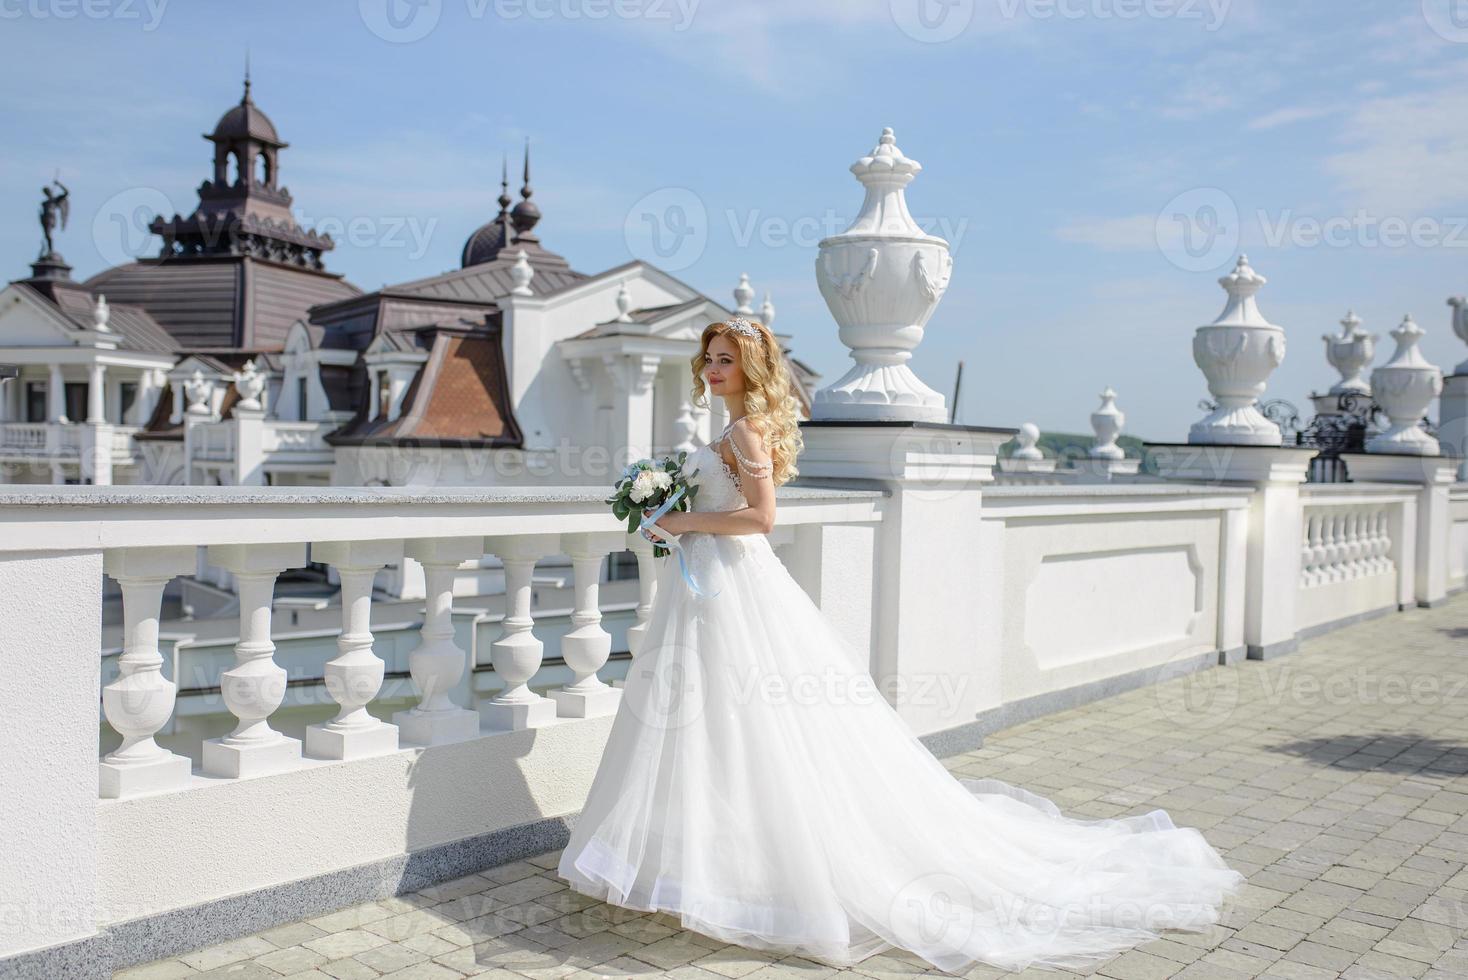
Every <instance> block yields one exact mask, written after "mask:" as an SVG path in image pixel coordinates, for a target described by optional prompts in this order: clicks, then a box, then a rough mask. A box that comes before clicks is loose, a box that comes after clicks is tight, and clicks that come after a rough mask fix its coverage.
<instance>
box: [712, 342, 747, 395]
mask: <svg viewBox="0 0 1468 980" xmlns="http://www.w3.org/2000/svg"><path fill="white" fill-rule="evenodd" d="M703 365H704V366H703V378H704V381H705V382H706V383H707V384H708V386H709V391H710V392H711V393H713V394H715V395H723V396H725V397H728V396H729V395H737V394H739V393H740V392H742V391H743V390H744V371H743V369H742V368H741V367H740V364H739V345H738V344H736V343H734V341H732V340H730V339H729V338H728V337H726V336H724V335H723V334H720V335H719V336H717V337H715V338H714V339H713V340H710V341H709V346H708V352H707V353H705V354H704V357H703Z"/></svg>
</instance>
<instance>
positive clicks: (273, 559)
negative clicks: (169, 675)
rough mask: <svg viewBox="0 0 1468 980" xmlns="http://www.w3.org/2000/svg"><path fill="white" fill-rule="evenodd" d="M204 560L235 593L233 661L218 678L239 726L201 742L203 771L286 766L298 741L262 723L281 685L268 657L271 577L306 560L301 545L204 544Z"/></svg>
mask: <svg viewBox="0 0 1468 980" xmlns="http://www.w3.org/2000/svg"><path fill="white" fill-rule="evenodd" d="M209 563H210V564H212V565H218V566H219V567H221V568H225V569H228V570H229V571H230V573H231V574H232V575H233V576H234V579H235V586H236V588H237V590H238V592H239V597H240V640H239V642H238V643H237V644H235V648H234V654H235V661H236V663H235V666H234V667H232V668H230V669H229V670H227V671H225V672H224V673H223V674H222V675H221V676H220V678H219V686H220V688H221V689H222V691H223V693H224V703H225V705H226V706H227V707H228V708H229V710H230V713H231V714H233V715H234V716H235V717H236V718H238V719H239V724H238V725H236V726H235V729H234V731H233V732H231V733H230V734H228V735H226V736H224V737H223V738H211V739H208V740H207V741H205V742H204V771H205V772H206V773H208V774H209V775H211V776H227V777H233V778H239V777H243V776H256V775H259V774H261V773H266V772H273V771H275V770H279V769H285V768H289V767H290V766H293V765H295V764H296V763H298V762H299V761H300V758H301V743H300V741H299V740H298V739H294V738H289V737H287V736H285V735H282V734H281V733H280V732H278V731H276V730H275V729H273V728H271V727H270V725H268V724H267V723H266V719H267V718H269V717H270V716H271V715H272V714H274V713H275V710H276V709H277V708H279V707H280V705H281V703H282V702H283V701H284V700H285V688H286V672H285V668H283V667H281V666H280V665H279V664H277V663H276V662H275V659H274V654H275V644H274V643H272V642H271V640H270V612H271V600H272V598H273V596H274V593H275V579H276V576H278V575H279V574H280V573H281V572H283V571H285V570H286V569H287V568H299V567H301V566H302V565H304V564H306V546H305V545H304V544H243V545H242V544H232V545H210V546H209Z"/></svg>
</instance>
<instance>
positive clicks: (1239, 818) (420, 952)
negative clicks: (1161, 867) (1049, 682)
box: [117, 595, 1468, 980]
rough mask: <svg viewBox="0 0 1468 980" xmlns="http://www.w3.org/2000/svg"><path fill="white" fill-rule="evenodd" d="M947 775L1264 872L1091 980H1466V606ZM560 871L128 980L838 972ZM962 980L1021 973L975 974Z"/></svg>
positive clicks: (375, 906) (280, 934)
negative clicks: (626, 903) (632, 902)
mask: <svg viewBox="0 0 1468 980" xmlns="http://www.w3.org/2000/svg"><path fill="white" fill-rule="evenodd" d="M945 762H946V764H947V765H948V766H949V768H950V769H952V770H954V771H955V772H959V773H964V774H972V775H990V776H997V777H999V778H1002V779H1007V780H1010V781H1012V782H1016V783H1019V784H1021V785H1024V786H1026V787H1028V788H1031V789H1034V790H1036V791H1038V792H1041V793H1044V794H1046V795H1048V796H1051V797H1052V798H1053V799H1055V800H1056V802H1058V803H1059V804H1060V805H1061V806H1062V807H1063V808H1065V809H1066V810H1067V812H1070V813H1072V814H1074V815H1092V816H1114V815H1117V814H1126V813H1141V812H1145V811H1146V810H1149V809H1152V808H1154V807H1162V808H1164V809H1166V810H1168V811H1169V812H1170V813H1171V814H1172V815H1173V817H1174V819H1175V820H1177V822H1178V823H1180V824H1186V825H1191V826H1195V827H1199V828H1201V829H1202V830H1203V831H1204V833H1205V834H1206V835H1207V836H1208V839H1209V840H1210V841H1212V842H1213V844H1214V845H1215V846H1216V847H1218V848H1220V849H1221V850H1222V851H1223V852H1224V853H1225V855H1226V856H1227V859H1228V861H1229V863H1230V864H1231V865H1232V866H1233V867H1235V868H1238V869H1239V870H1241V871H1243V872H1245V873H1246V874H1247V875H1248V876H1249V884H1248V886H1247V887H1246V889H1245V893H1244V894H1243V895H1242V898H1241V900H1240V901H1239V902H1238V903H1237V905H1236V906H1235V907H1234V908H1233V909H1232V910H1231V911H1230V912H1229V914H1228V915H1227V917H1226V921H1224V922H1223V923H1222V924H1221V925H1219V926H1217V927H1215V928H1214V929H1212V930H1211V931H1210V932H1208V933H1206V934H1194V933H1172V934H1169V937H1168V938H1164V939H1159V940H1157V941H1155V942H1152V943H1149V944H1147V945H1146V946H1142V947H1139V948H1137V949H1136V950H1133V951H1130V952H1127V953H1124V954H1122V955H1120V956H1118V957H1116V958H1114V959H1112V960H1111V961H1110V962H1108V963H1107V964H1105V965H1103V966H1101V967H1100V968H1098V969H1097V970H1095V971H1094V974H1095V975H1099V976H1104V977H1114V978H1121V980H1152V978H1163V977H1179V978H1188V980H1193V978H1198V980H1202V978H1217V980H1235V978H1245V977H1290V978H1299V980H1315V978H1320V980H1328V978H1332V977H1347V978H1377V977H1423V978H1431V980H1445V978H1448V977H1455V978H1463V977H1468V939H1465V938H1464V933H1465V929H1468V871H1465V870H1464V862H1465V861H1468V776H1465V773H1468V595H1464V596H1459V597H1457V598H1456V599H1454V600H1452V601H1450V602H1449V603H1447V604H1446V605H1444V606H1442V607H1440V608H1438V609H1434V610H1413V611H1411V612H1408V613H1404V614H1401V615H1393V616H1388V617H1385V618H1382V619H1377V620H1373V621H1371V622H1368V623H1365V624H1362V625H1358V626H1354V627H1351V628H1348V629H1344V630H1340V631H1337V632H1334V633H1331V634H1328V635H1326V636H1324V637H1321V638H1318V639H1316V640H1313V641H1309V642H1307V643H1305V644H1304V645H1303V646H1302V648H1301V649H1300V651H1299V652H1297V653H1295V654H1291V655H1289V656H1285V657H1281V658H1278V659H1276V660H1272V661H1268V662H1265V663H1260V662H1255V661H1250V662H1248V663H1245V664H1243V665H1241V666H1237V667H1233V668H1224V669H1218V670H1208V671H1203V672H1201V673H1198V674H1194V675H1190V676H1186V677H1177V678H1173V679H1170V680H1167V681H1164V682H1163V683H1161V684H1159V685H1157V686H1155V687H1151V688H1147V689H1143V690H1138V691H1133V692H1131V693H1129V694H1125V695H1122V696H1120V697H1115V698H1112V699H1109V700H1106V701H1103V702H1099V703H1096V704H1092V705H1088V706H1085V707H1082V708H1077V709H1074V710H1071V711H1067V712H1064V713H1061V714H1056V715H1051V716H1049V717H1046V718H1042V719H1040V720H1037V721H1034V722H1030V723H1028V724H1025V725H1022V726H1018V727H1016V728H1012V729H1009V730H1007V731H1005V732H1002V733H1000V734H998V735H996V736H994V737H992V738H991V739H990V740H989V741H988V744H987V745H986V746H985V747H984V748H982V749H980V750H978V751H975V752H970V753H967V754H965V755H960V756H954V757H952V758H950V759H947V760H945ZM556 858H557V855H554V854H551V855H545V856H543V857H538V858H535V859H534V860H531V861H526V862H517V863H515V864H510V865H506V866H503V867H498V868H492V869H489V870H487V871H485V872H483V873H482V874H477V875H471V876H469V877H467V878H463V879H460V880H457V881H452V882H448V883H446V884H443V885H440V886H437V887H434V888H429V889H426V890H424V891H422V892H419V893H417V894H414V895H407V896H403V897H399V898H393V899H389V900H386V901H379V902H371V903H368V904H366V905H361V906H357V907H355V908H350V909H347V910H345V911H341V912H336V913H333V914H331V915H325V916H321V917H319V918H315V919H310V920H308V921H306V922H301V923H297V924H295V925H288V926H282V927H280V928H277V929H271V930H269V931H267V932H262V933H260V934H258V935H255V936H250V937H248V938H245V939H240V940H236V941H234V942H230V943H225V944H223V945H220V946H215V947H213V948H210V949H205V950H201V951H199V952H197V953H191V954H188V955H186V956H180V957H177V958H175V959H170V960H164V961H160V962H158V963H153V964H149V965H147V966H143V967H138V968H134V969H131V970H126V971H123V972H121V973H119V974H117V976H118V977H119V978H126V980H144V978H146V980H162V978H172V977H200V978H202V977H211V978H212V977H230V978H234V980H253V978H260V980H267V978H268V980H274V978H276V977H280V976H287V977H292V978H297V980H328V978H333V980H358V978H362V980H367V978H375V977H379V976H387V977H392V978H394V980H449V978H455V977H461V976H482V977H488V978H495V980H525V978H531V980H561V978H564V977H572V978H576V980H581V978H590V977H594V976H601V977H605V976H617V977H622V976H669V977H674V978H677V980H720V978H725V980H729V978H738V980H780V978H811V980H813V978H820V977H828V976H835V975H836V974H837V972H838V971H835V970H832V969H829V968H827V967H824V966H821V965H819V964H816V963H812V962H809V961H806V960H802V959H797V958H792V957H786V958H781V959H772V958H771V957H768V956H765V955H761V954H758V953H753V952H749V951H746V950H743V949H740V948H738V947H733V946H726V945H724V944H723V943H720V942H718V941H717V940H713V939H709V938H706V937H703V936H700V935H698V934H696V933H692V932H688V931H685V930H681V929H680V928H679V927H678V924H677V922H676V921H674V920H673V919H672V918H670V917H669V916H667V915H663V914H658V915H648V914H643V913H636V912H629V911H626V910H622V909H617V908H612V907H609V906H606V905H603V904H600V903H597V902H592V901H590V900H588V899H585V898H584V897H582V896H579V895H577V894H575V893H573V892H571V891H569V890H568V889H567V888H566V887H565V886H564V885H563V884H562V883H561V882H560V881H559V880H558V879H557V877H556V874H555V871H554V867H555V863H556ZM923 967H924V964H923V963H922V962H921V961H919V960H916V959H915V958H913V957H910V956H908V955H906V954H903V955H892V954H888V955H880V956H876V957H872V958H871V959H869V960H867V961H865V962H864V963H862V964H860V965H859V966H858V967H856V968H855V969H853V970H847V971H840V972H842V973H845V974H849V975H853V976H856V977H858V978H877V980H886V978H894V980H904V978H907V977H911V976H912V975H914V974H920V973H923V972H924V969H923ZM927 972H928V973H929V975H943V974H939V973H937V971H927ZM968 975H969V976H972V977H999V976H1003V975H1005V974H1002V973H1001V972H999V971H997V970H991V969H987V968H984V967H980V968H977V969H975V970H974V971H972V972H971V973H970V974H968ZM1011 975H1013V974H1011ZM1069 975H1070V974H1066V973H1061V972H1052V971H1040V970H1031V971H1027V972H1026V973H1025V974H1020V976H1033V977H1063V976H1069Z"/></svg>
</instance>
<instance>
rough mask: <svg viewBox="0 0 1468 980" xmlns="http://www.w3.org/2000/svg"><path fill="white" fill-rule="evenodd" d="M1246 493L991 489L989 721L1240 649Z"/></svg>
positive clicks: (987, 515)
mask: <svg viewBox="0 0 1468 980" xmlns="http://www.w3.org/2000/svg"><path fill="white" fill-rule="evenodd" d="M1250 496H1251V491H1250V490H1249V489H1247V488H1239V487H1194V486H1185V485H1178V484H1167V485H1161V484H1127V485H1112V486H1105V485H1091V486H1069V487H999V488H994V489H991V490H989V491H987V492H986V493H985V494H984V511H983V524H984V527H985V529H986V531H987V533H986V536H985V540H986V542H987V547H988V548H989V549H990V550H991V551H992V553H993V555H994V561H995V563H996V567H995V568H994V571H993V578H992V579H991V588H989V589H988V590H986V591H985V592H984V593H983V594H981V595H980V596H978V597H977V599H976V601H979V602H981V603H982V604H983V608H984V611H985V617H984V618H985V619H986V620H987V621H989V622H991V623H992V624H993V629H994V630H995V631H996V632H997V637H996V639H997V642H995V643H994V644H993V647H994V649H996V650H998V651H1002V657H1001V658H1000V659H999V660H998V662H996V663H995V664H993V668H992V669H993V670H994V671H995V672H996V674H997V680H998V689H997V691H995V692H994V694H993V701H992V703H991V704H990V705H988V706H987V715H988V716H989V717H990V718H991V719H992V723H993V726H994V727H996V728H998V727H1003V726H1005V725H1009V724H1013V723H1015V722H1017V721H1022V720H1024V719H1027V718H1030V717H1034V716H1037V715H1040V714H1044V713H1046V712H1048V711H1055V710H1058V709H1059V708H1062V707H1067V706H1069V705H1070V704H1073V703H1076V702H1077V701H1078V700H1084V699H1086V698H1087V697H1088V696H1089V697H1095V696H1101V692H1103V691H1104V692H1105V693H1114V692H1116V691H1118V690H1123V689H1125V688H1126V687H1128V686H1137V685H1140V684H1144V683H1153V682H1155V681H1156V680H1157V679H1158V678H1157V671H1158V670H1159V669H1163V670H1165V671H1166V672H1169V673H1171V672H1185V671H1187V670H1190V669H1196V668H1198V667H1200V666H1203V665H1206V664H1214V663H1218V662H1219V661H1220V660H1223V661H1225V662H1228V661H1232V660H1236V659H1242V657H1243V656H1244V636H1243V622H1242V619H1243V616H1242V611H1243V602H1244V595H1243V591H1244V573H1245V569H1244V562H1243V559H1242V554H1243V550H1244V546H1245V539H1246V536H1247V534H1248V520H1247V518H1248V508H1249V501H1250Z"/></svg>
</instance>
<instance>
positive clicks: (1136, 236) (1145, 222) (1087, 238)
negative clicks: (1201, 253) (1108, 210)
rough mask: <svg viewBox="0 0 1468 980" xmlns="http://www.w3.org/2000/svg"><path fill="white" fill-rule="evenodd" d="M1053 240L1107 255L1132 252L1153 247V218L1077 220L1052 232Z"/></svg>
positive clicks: (1155, 218)
mask: <svg viewBox="0 0 1468 980" xmlns="http://www.w3.org/2000/svg"><path fill="white" fill-rule="evenodd" d="M1055 237H1056V238H1058V239H1060V240H1061V241H1063V242H1070V243H1071V244H1074V245H1090V246H1092V247H1093V248H1099V249H1102V250H1104V251H1107V252H1135V251H1140V250H1143V249H1155V248H1156V247H1157V215H1155V214H1133V215H1128V216H1126V217H1123V218H1077V219H1074V220H1072V221H1071V222H1069V223H1068V224H1064V225H1062V226H1060V227H1059V228H1057V229H1055Z"/></svg>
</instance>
